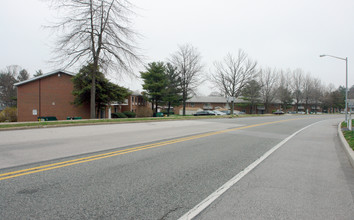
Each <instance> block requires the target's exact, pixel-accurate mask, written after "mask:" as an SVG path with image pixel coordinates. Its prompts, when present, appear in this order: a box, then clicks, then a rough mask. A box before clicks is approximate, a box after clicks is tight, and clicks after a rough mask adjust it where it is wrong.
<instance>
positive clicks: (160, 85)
mask: <svg viewBox="0 0 354 220" xmlns="http://www.w3.org/2000/svg"><path fill="white" fill-rule="evenodd" d="M165 70H166V69H165V65H164V63H163V62H157V63H156V62H153V63H149V64H148V66H147V67H146V71H145V72H140V75H141V78H142V79H143V81H144V84H143V89H144V90H145V91H146V92H144V97H145V99H148V100H149V101H150V102H151V103H152V109H153V110H154V109H155V113H157V108H158V104H159V103H161V101H162V96H163V91H164V89H165V87H166V85H167V78H166V75H165Z"/></svg>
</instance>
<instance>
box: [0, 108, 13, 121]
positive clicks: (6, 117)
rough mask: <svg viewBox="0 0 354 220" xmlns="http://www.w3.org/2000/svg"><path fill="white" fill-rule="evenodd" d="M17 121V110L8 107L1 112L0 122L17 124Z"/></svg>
mask: <svg viewBox="0 0 354 220" xmlns="http://www.w3.org/2000/svg"><path fill="white" fill-rule="evenodd" d="M15 121H17V108H15V107H13V108H10V107H6V108H5V109H4V110H3V111H2V112H0V122H15Z"/></svg>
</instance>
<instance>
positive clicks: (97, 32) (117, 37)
mask: <svg viewBox="0 0 354 220" xmlns="http://www.w3.org/2000/svg"><path fill="white" fill-rule="evenodd" d="M53 3H54V6H55V7H56V9H58V11H59V12H61V13H62V14H61V15H62V16H61V17H62V19H61V20H60V21H59V22H58V23H57V24H56V25H54V26H52V28H54V29H55V30H57V31H58V32H59V33H60V34H61V35H60V37H59V41H58V43H57V48H56V50H55V52H56V53H57V54H58V57H57V58H56V59H57V60H58V61H60V62H61V63H63V62H66V61H68V63H67V65H66V66H67V67H68V66H72V65H74V64H75V63H77V62H80V64H83V63H86V62H89V63H92V65H93V69H94V71H93V72H91V73H90V74H91V75H92V76H91V80H92V81H91V93H90V96H91V99H90V112H91V113H90V115H91V118H95V107H96V104H95V102H96V101H95V100H96V98H95V94H96V78H97V77H96V76H97V74H98V73H97V71H99V67H101V68H102V69H103V70H104V71H106V70H108V69H114V70H117V71H118V70H119V71H120V70H124V71H126V72H130V73H132V68H131V67H132V64H135V63H136V62H139V61H140V59H139V56H138V55H137V54H136V49H137V48H136V47H135V46H134V45H135V39H136V33H135V32H134V31H133V30H132V29H131V19H130V15H131V14H132V13H133V12H132V5H131V4H130V3H129V1H128V0H53Z"/></svg>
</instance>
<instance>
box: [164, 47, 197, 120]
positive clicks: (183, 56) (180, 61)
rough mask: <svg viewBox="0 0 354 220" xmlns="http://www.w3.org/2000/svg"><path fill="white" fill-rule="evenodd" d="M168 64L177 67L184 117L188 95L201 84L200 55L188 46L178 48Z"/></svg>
mask: <svg viewBox="0 0 354 220" xmlns="http://www.w3.org/2000/svg"><path fill="white" fill-rule="evenodd" d="M170 62H171V63H172V65H173V66H175V67H177V71H178V72H179V75H180V78H181V89H182V105H183V115H186V101H187V100H188V99H189V98H191V97H190V94H191V93H194V92H195V89H196V88H197V86H198V85H200V83H201V77H200V75H201V73H202V71H203V65H202V64H201V55H200V53H199V51H198V50H197V48H195V47H193V46H192V45H190V44H185V45H182V46H179V48H178V50H177V51H176V52H175V53H174V54H172V57H171V59H170Z"/></svg>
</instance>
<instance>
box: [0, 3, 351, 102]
mask: <svg viewBox="0 0 354 220" xmlns="http://www.w3.org/2000/svg"><path fill="white" fill-rule="evenodd" d="M131 2H132V3H133V4H134V5H135V6H136V7H135V9H134V11H135V12H136V14H137V15H136V16H134V18H133V25H134V27H133V28H134V29H135V30H136V31H137V32H138V33H139V34H141V35H142V37H141V38H140V39H139V40H138V41H137V46H138V47H139V48H141V50H140V53H141V54H142V55H144V56H145V57H146V58H145V60H144V62H145V63H149V62H154V61H166V60H167V59H168V58H169V57H170V56H171V54H172V53H174V52H175V51H176V50H177V49H178V45H183V44H186V43H188V44H191V45H193V46H194V47H196V48H198V50H199V52H200V53H201V55H202V62H203V64H204V72H203V74H205V75H206V76H207V75H208V74H211V73H212V72H213V63H214V62H215V61H221V60H222V59H223V58H224V57H225V56H226V54H227V53H231V54H233V55H235V56H236V55H237V51H238V50H239V49H242V50H244V51H245V52H246V53H247V54H248V56H249V57H250V58H252V59H253V60H256V61H257V62H258V66H259V67H262V68H267V67H270V68H277V69H284V70H286V69H290V70H294V69H297V68H301V69H303V70H304V72H305V73H310V74H311V75H312V76H313V77H316V78H319V79H321V81H322V82H323V83H324V84H326V85H328V84H330V83H332V84H333V85H334V86H335V87H338V86H340V85H343V86H344V85H345V61H343V60H339V59H334V58H330V57H323V58H320V57H319V55H321V54H328V55H334V56H338V57H343V58H345V57H348V67H349V71H348V73H349V74H348V75H349V80H348V84H349V87H350V86H351V85H354V75H353V73H354V13H353V12H354V1H353V0H336V1H334V0H218V1H215V0H148V1H142V0H131ZM55 14H56V12H55V11H53V10H50V9H49V3H48V1H45V0H16V1H14V0H2V2H1V7H0V28H1V35H0V48H1V49H0V51H1V52H0V54H1V59H0V69H5V68H6V67H7V66H10V65H19V66H21V67H22V68H25V69H26V70H27V71H28V72H29V73H30V74H32V75H33V74H34V73H35V72H36V71H37V70H39V69H41V70H42V71H43V72H44V73H46V72H51V71H53V70H55V69H59V68H61V67H60V66H53V65H52V64H50V63H49V62H48V61H50V60H51V59H52V58H53V56H54V54H52V49H53V47H54V46H55V45H54V42H55V39H56V36H54V35H53V33H51V32H49V30H48V29H45V28H43V27H44V26H46V25H50V24H51V21H53V20H54V15H55ZM352 60H353V62H352ZM351 64H353V65H351ZM140 68H142V69H137V70H136V71H137V72H136V74H137V75H139V71H143V70H144V68H143V67H140ZM70 71H74V72H75V71H77V69H70ZM109 76H110V78H111V79H112V80H113V81H115V82H117V83H118V84H120V85H124V86H127V87H129V88H130V89H132V90H141V80H139V79H135V78H129V77H117V76H115V74H113V73H111V74H110V75H109ZM213 90H214V91H216V88H214V87H213V86H212V85H211V84H210V83H207V82H206V83H204V84H203V85H201V86H200V88H199V91H198V93H199V94H200V95H208V94H209V93H210V92H211V91H213Z"/></svg>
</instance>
